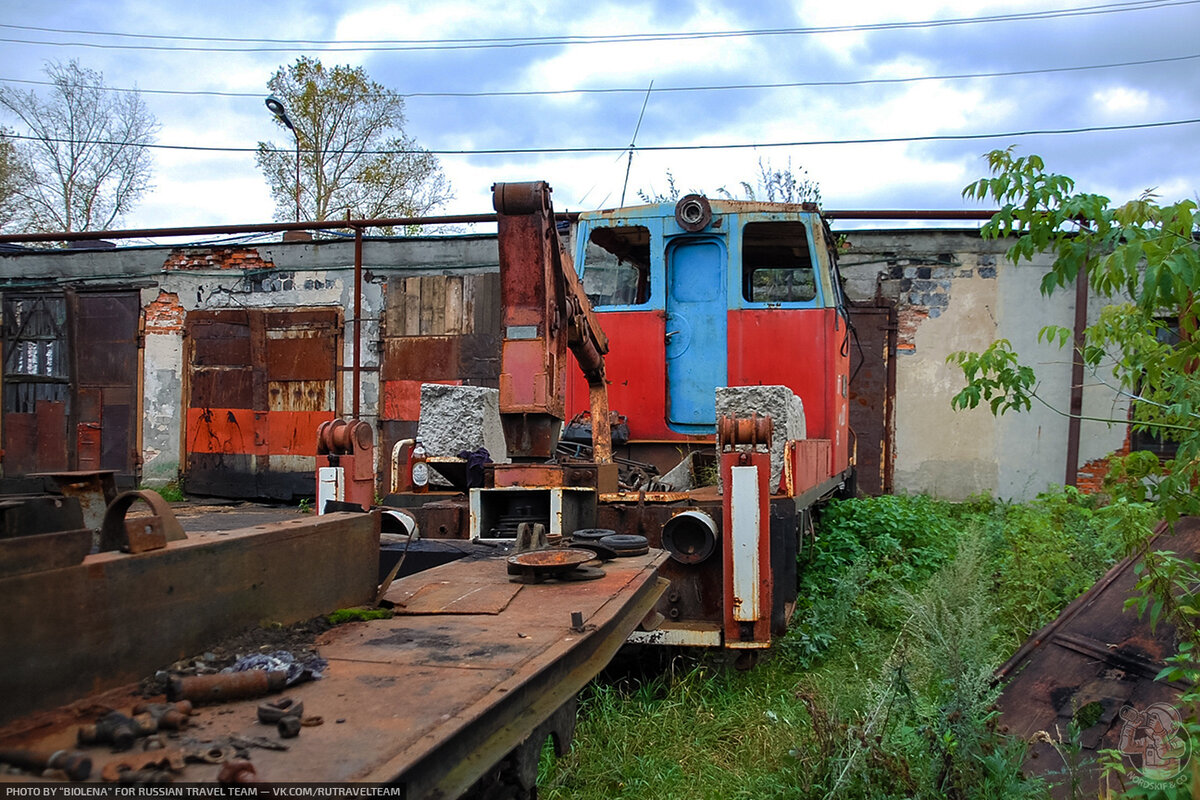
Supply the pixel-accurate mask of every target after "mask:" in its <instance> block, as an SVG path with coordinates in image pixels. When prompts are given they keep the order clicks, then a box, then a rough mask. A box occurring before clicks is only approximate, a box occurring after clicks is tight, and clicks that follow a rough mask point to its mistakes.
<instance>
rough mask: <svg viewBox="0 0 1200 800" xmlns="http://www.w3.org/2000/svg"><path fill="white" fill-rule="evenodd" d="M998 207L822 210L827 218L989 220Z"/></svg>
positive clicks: (822, 214)
mask: <svg viewBox="0 0 1200 800" xmlns="http://www.w3.org/2000/svg"><path fill="white" fill-rule="evenodd" d="M997 211H998V209H993V210H991V211H975V210H971V209H953V208H951V209H942V210H934V209H906V208H902V209H892V210H885V209H877V210H872V209H865V210H858V209H855V210H848V211H836V210H834V211H822V212H821V216H823V217H824V218H825V219H829V220H834V219H909V220H919V219H956V220H985V221H986V220H989V219H991V218H992V217H993V216H995V214H996V212H997Z"/></svg>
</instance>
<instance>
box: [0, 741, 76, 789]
mask: <svg viewBox="0 0 1200 800" xmlns="http://www.w3.org/2000/svg"><path fill="white" fill-rule="evenodd" d="M0 764H9V765H11V766H14V767H17V768H18V769H23V770H27V771H29V772H36V773H37V774H39V775H40V774H41V773H43V772H45V771H46V770H48V769H57V770H61V771H62V772H64V773H66V776H67V777H68V778H70V779H71V780H73V781H86V780H87V779H88V778H89V777H91V774H92V759H91V758H89V757H88V755H87V753H81V752H80V751H78V750H54V751H47V750H22V749H18V748H0Z"/></svg>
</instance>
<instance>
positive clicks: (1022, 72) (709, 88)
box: [0, 53, 1200, 99]
mask: <svg viewBox="0 0 1200 800" xmlns="http://www.w3.org/2000/svg"><path fill="white" fill-rule="evenodd" d="M1196 59H1200V53H1191V54H1189V55H1183V56H1165V57H1163V58H1145V59H1139V60H1136V61H1114V62H1111V63H1107V64H1082V65H1076V66H1068V67H1039V68H1033V69H1017V70H1004V71H998V72H961V73H951V74H947V75H916V76H910V77H905V78H853V79H848V80H826V81H789V82H784V83H731V84H712V85H701V86H664V87H662V88H660V89H655V92H657V93H663V92H676V93H680V92H719V91H731V90H739V91H748V90H760V89H800V88H819V87H838V86H879V85H889V84H904V83H919V82H922V81H951V80H973V79H979V78H1010V77H1020V76H1026V75H1049V74H1054V73H1060V72H1085V71H1089V70H1100V69H1119V68H1123V67H1140V66H1150V65H1154V64H1170V63H1176V62H1180V61H1193V60H1196ZM0 83H19V84H25V85H30V86H56V85H57V84H55V83H54V82H53V81H35V80H28V79H24V78H0ZM78 88H81V89H91V90H98V91H108V92H132V93H135V94H160V95H181V96H187V97H250V98H254V99H260V98H262V96H263V93H262V92H261V91H258V92H219V91H208V90H202V89H123V88H119V87H114V86H84V85H79V86H78ZM645 91H646V90H645V89H644V88H641V87H630V86H622V87H594V88H580V89H528V90H517V89H514V90H509V91H491V92H483V91H480V92H396V94H397V95H399V96H400V97H403V98H405V99H408V98H414V97H417V98H443V97H451V98H471V97H547V96H557V95H570V94H597V95H599V94H642V93H644V92H645ZM364 97H371V95H364Z"/></svg>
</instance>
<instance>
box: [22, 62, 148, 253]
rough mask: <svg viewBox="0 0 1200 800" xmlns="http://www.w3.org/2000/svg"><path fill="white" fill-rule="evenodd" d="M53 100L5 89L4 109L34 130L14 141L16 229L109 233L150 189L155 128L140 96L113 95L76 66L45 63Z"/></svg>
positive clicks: (100, 78) (95, 77)
mask: <svg viewBox="0 0 1200 800" xmlns="http://www.w3.org/2000/svg"><path fill="white" fill-rule="evenodd" d="M43 71H44V72H45V73H46V76H47V77H48V78H49V79H50V82H51V83H52V84H53V86H52V88H51V89H50V91H49V93H48V95H49V96H48V97H46V98H44V99H43V98H42V97H40V96H39V95H38V94H37V92H34V91H29V92H19V91H15V90H12V89H0V105H2V106H4V107H5V108H6V109H8V111H9V112H11V113H12V114H13V115H15V116H16V117H17V118H18V119H19V120H20V121H21V122H23V123H24V124H25V126H26V127H27V128H28V129H29V134H28V138H24V139H20V140H16V141H14V142H13V143H12V144H13V150H14V153H13V154H14V163H15V165H16V167H17V170H16V175H17V180H16V182H15V188H14V193H13V196H14V198H15V200H16V204H17V216H16V219H15V220H14V223H15V226H16V227H20V228H22V229H25V230H32V231H68V232H69V231H85V230H103V229H105V228H110V227H112V226H113V224H114V223H115V222H116V221H117V220H119V219H120V218H121V217H122V216H124V215H125V214H126V213H128V212H129V211H130V209H132V208H133V206H134V204H135V203H136V202H137V201H138V200H139V199H140V198H141V197H142V196H143V195H144V194H145V193H146V192H147V191H149V190H150V188H151V184H150V175H151V171H152V163H151V157H150V151H149V150H148V149H147V147H146V146H147V145H149V144H153V142H154V136H155V134H156V133H157V132H158V122H157V121H156V120H155V119H154V116H153V115H152V114H151V113H150V112H149V111H148V110H147V109H146V106H145V104H144V103H143V102H142V99H141V97H139V96H138V94H137V93H136V92H114V91H111V90H108V89H106V88H105V86H104V76H103V75H101V74H100V73H99V72H96V71H95V70H91V69H87V68H86V67H81V66H80V65H79V62H78V61H74V60H72V61H68V62H67V63H65V64H64V63H61V62H57V61H52V62H48V63H47V64H46V66H45V68H44V70H43Z"/></svg>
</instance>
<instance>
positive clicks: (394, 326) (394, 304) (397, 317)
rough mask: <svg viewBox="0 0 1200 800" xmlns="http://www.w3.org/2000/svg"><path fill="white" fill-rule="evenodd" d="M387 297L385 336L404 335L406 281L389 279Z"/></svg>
mask: <svg viewBox="0 0 1200 800" xmlns="http://www.w3.org/2000/svg"><path fill="white" fill-rule="evenodd" d="M385 297H386V300H385V303H384V310H383V335H384V336H385V337H387V336H399V335H401V334H403V333H404V318H405V313H404V279H403V278H400V277H396V276H392V277H390V278H388V279H387V294H386V296H385Z"/></svg>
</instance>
